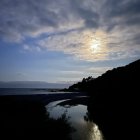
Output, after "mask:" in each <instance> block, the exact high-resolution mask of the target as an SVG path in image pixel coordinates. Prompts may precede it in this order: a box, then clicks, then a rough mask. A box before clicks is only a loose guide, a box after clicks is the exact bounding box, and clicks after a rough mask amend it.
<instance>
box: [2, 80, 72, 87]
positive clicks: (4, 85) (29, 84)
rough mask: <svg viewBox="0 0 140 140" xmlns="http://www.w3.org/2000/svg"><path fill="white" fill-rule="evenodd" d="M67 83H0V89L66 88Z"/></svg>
mask: <svg viewBox="0 0 140 140" xmlns="http://www.w3.org/2000/svg"><path fill="white" fill-rule="evenodd" d="M69 86H70V84H68V83H48V82H42V81H10V82H3V81H0V88H68V87H69Z"/></svg>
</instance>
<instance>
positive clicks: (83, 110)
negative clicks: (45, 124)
mask: <svg viewBox="0 0 140 140" xmlns="http://www.w3.org/2000/svg"><path fill="white" fill-rule="evenodd" d="M63 101H64V100H61V101H55V102H51V103H50V104H48V105H47V106H46V109H47V111H48V112H49V114H50V117H52V118H54V119H57V118H60V117H61V116H62V115H63V114H64V113H65V114H66V116H67V117H68V118H69V120H68V121H69V122H70V124H71V126H72V127H73V128H74V129H75V130H76V131H74V132H73V133H72V134H71V137H72V140H103V136H102V133H101V132H100V130H99V129H98V126H97V125H96V124H95V123H93V122H91V121H89V120H86V119H85V118H86V116H87V106H86V105H82V104H77V105H71V106H70V105H64V106H61V105H58V104H59V103H62V102H63Z"/></svg>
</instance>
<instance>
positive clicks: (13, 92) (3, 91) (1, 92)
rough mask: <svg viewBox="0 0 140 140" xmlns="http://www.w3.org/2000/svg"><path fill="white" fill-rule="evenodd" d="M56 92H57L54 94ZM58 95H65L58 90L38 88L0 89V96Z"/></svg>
mask: <svg viewBox="0 0 140 140" xmlns="http://www.w3.org/2000/svg"><path fill="white" fill-rule="evenodd" d="M52 90H53V91H55V92H52ZM54 93H55V94H57V93H62V94H63V93H65V92H60V91H57V89H47V88H46V89H45V88H43V89H38V88H0V95H34V94H54Z"/></svg>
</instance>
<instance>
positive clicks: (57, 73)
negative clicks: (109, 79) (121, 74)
mask: <svg viewBox="0 0 140 140" xmlns="http://www.w3.org/2000/svg"><path fill="white" fill-rule="evenodd" d="M139 7H140V0H0V81H46V82H53V83H65V82H75V81H80V80H81V79H82V78H84V77H88V76H92V77H98V76H99V75H101V74H103V73H104V72H105V71H107V70H109V69H113V68H115V67H119V66H124V65H126V64H128V63H130V62H133V61H135V60H137V59H139V58H140V8H139Z"/></svg>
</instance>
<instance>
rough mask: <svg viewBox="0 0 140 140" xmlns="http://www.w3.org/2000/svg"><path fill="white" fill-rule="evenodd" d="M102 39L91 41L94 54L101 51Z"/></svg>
mask: <svg viewBox="0 0 140 140" xmlns="http://www.w3.org/2000/svg"><path fill="white" fill-rule="evenodd" d="M101 44H102V42H101V39H100V38H95V39H93V40H92V41H91V46H90V49H91V51H92V53H97V52H99V51H100V49H101Z"/></svg>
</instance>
